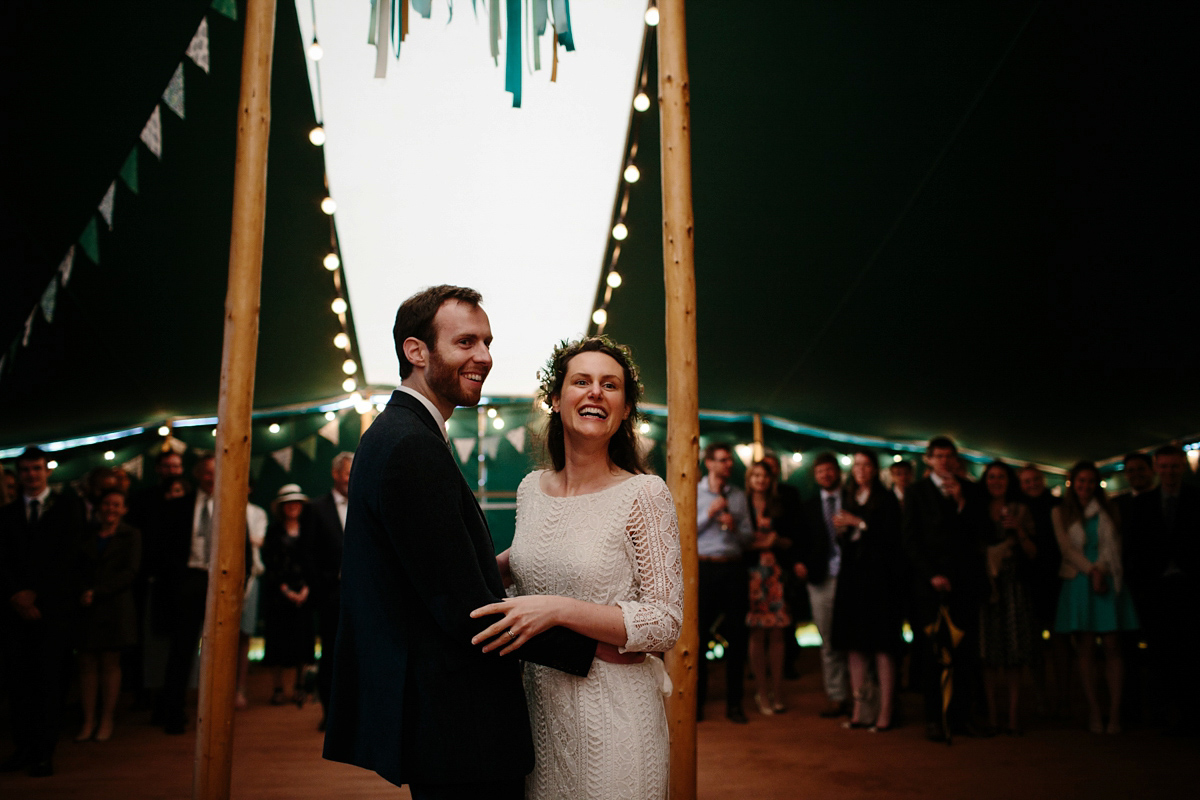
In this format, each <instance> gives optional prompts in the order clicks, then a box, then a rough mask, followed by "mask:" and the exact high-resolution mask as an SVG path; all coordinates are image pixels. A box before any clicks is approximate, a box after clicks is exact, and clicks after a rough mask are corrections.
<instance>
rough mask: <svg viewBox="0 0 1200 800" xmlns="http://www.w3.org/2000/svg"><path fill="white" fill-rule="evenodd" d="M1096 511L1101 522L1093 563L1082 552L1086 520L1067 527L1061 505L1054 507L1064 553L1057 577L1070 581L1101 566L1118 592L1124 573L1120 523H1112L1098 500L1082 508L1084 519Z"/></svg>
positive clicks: (1056, 527) (1051, 513)
mask: <svg viewBox="0 0 1200 800" xmlns="http://www.w3.org/2000/svg"><path fill="white" fill-rule="evenodd" d="M1097 514H1099V515H1100V523H1099V526H1098V528H1097V536H1098V538H1099V552H1098V553H1097V556H1096V561H1095V562H1094V563H1093V562H1091V561H1088V559H1087V557H1086V556H1084V554H1083V545H1084V542H1085V540H1086V539H1087V534H1086V533H1085V532H1084V530H1083V522H1082V521H1079V520H1077V521H1075V522H1073V523H1071V525H1070V526H1068V527H1066V528H1064V527H1063V521H1062V507H1061V506H1055V507H1054V508H1053V509H1051V511H1050V518H1051V520H1053V522H1054V536H1055V538H1057V539H1058V546H1059V549H1060V550H1062V555H1063V561H1062V567H1061V568H1060V569H1059V571H1058V576H1059V577H1060V578H1062V579H1063V580H1070V579H1072V578H1074V577H1075V576H1076V575H1078V574H1079V573H1081V572H1082V573H1084V574H1087V573H1089V572H1091V571H1092V567H1100V570H1101V571H1102V572H1104V573H1105V574H1106V575H1109V576H1111V577H1112V582H1113V588H1114V589H1115V590H1116V591H1118V592H1119V591H1121V576H1122V574H1123V569H1122V567H1121V535H1120V532H1119V531H1118V530H1117V526H1116V525H1115V524H1113V520H1112V517H1110V516H1109V515H1108V514H1107V513H1106V512H1105V511H1104V509H1102V508H1101V507H1100V504H1099V503H1097V502H1096V501H1095V500H1092V501H1091V502H1090V503H1088V506H1087V508H1085V509H1084V510H1083V515H1084V518H1085V519H1090V518H1091V517H1093V516H1095V515H1097Z"/></svg>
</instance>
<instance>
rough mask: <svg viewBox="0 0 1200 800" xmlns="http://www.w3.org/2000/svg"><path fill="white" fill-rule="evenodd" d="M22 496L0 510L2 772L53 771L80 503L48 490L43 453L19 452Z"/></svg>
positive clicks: (73, 603) (73, 612)
mask: <svg viewBox="0 0 1200 800" xmlns="http://www.w3.org/2000/svg"><path fill="white" fill-rule="evenodd" d="M17 474H18V478H19V481H20V484H21V498H20V499H19V500H18V501H17V502H14V503H9V504H8V505H7V506H4V508H2V509H0V596H2V597H3V598H4V599H5V600H6V602H5V604H4V609H3V611H2V612H0V617H2V621H0V625H2V626H3V627H2V628H0V631H2V634H0V635H2V641H3V647H4V653H5V657H4V661H5V664H6V665H7V674H6V676H5V678H6V683H7V689H8V691H9V698H10V700H9V713H10V714H11V717H12V737H13V745H14V748H15V749H14V752H13V754H12V755H11V756H10V757H9V758H8V759H7V760H5V761H4V762H2V763H0V771H3V772H12V771H14V770H19V769H28V770H29V774H30V775H33V776H37V777H45V776H48V775H52V774H53V773H54V766H53V761H52V759H53V756H54V746H55V744H56V743H57V741H58V730H59V727H60V725H61V715H62V700H63V685H64V683H65V682H64V680H63V678H64V675H65V674H66V670H68V669H69V662H70V657H71V645H72V644H73V635H74V633H75V622H76V619H77V617H78V610H79V594H78V593H77V592H76V586H77V584H76V577H75V567H76V564H77V556H78V552H79V538H80V536H82V534H83V528H84V519H85V512H84V508H83V503H82V502H81V501H80V499H79V498H78V497H76V496H75V495H74V494H73V493H71V492H57V491H52V490H51V489H50V485H49V482H48V481H49V478H50V470H49V468H48V467H47V460H46V455H45V453H43V452H42V451H41V450H39V449H37V448H33V447H31V448H29V449H27V450H25V451H24V452H23V453H21V455H19V456H17Z"/></svg>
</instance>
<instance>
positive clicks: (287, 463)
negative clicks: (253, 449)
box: [271, 447, 292, 472]
mask: <svg viewBox="0 0 1200 800" xmlns="http://www.w3.org/2000/svg"><path fill="white" fill-rule="evenodd" d="M271 458H273V459H275V463H276V464H278V465H279V466H281V467H283V471H284V472H291V471H292V448H290V447H285V448H283V449H282V450H276V451H275V452H274V453H271Z"/></svg>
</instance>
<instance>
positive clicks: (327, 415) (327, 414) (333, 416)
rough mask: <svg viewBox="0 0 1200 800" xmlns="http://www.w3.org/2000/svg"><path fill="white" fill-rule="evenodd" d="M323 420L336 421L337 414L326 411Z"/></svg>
mask: <svg viewBox="0 0 1200 800" xmlns="http://www.w3.org/2000/svg"><path fill="white" fill-rule="evenodd" d="M325 419H327V420H329V421H330V422H333V421H334V420H335V419H337V414H336V413H335V412H333V411H326V412H325Z"/></svg>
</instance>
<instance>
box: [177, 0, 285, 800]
mask: <svg viewBox="0 0 1200 800" xmlns="http://www.w3.org/2000/svg"><path fill="white" fill-rule="evenodd" d="M274 44H275V0H248V3H247V7H246V37H245V43H244V45H243V53H242V87H241V101H240V105H239V108H238V136H237V160H236V163H235V165H234V179H233V234H232V237H231V239H230V243H229V286H228V289H227V290H226V295H225V344H224V348H223V350H222V353H221V393H220V398H219V400H218V404H217V418H218V420H219V421H218V423H217V462H216V471H217V479H216V505H215V509H214V514H213V516H214V520H215V530H216V539H215V542H214V546H213V548H212V551H211V552H212V559H211V562H210V564H209V568H208V597H207V599H206V603H205V612H204V614H205V615H204V646H203V648H202V650H201V660H200V707H199V712H198V717H197V733H196V761H195V765H194V767H193V774H192V797H193V798H194V799H195V800H228V798H229V795H230V776H231V774H232V767H233V764H232V761H233V698H234V692H235V691H236V688H237V656H238V627H239V622H240V620H241V615H242V595H243V589H244V578H245V567H246V565H245V542H246V489H247V487H248V486H249V485H250V413H251V411H252V409H253V405H254V363H255V358H256V356H257V352H258V309H259V293H260V287H261V284H262V254H263V225H264V220H265V218H266V209H267V140H268V137H269V134H270V130H271V57H272V51H273V50H274Z"/></svg>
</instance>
